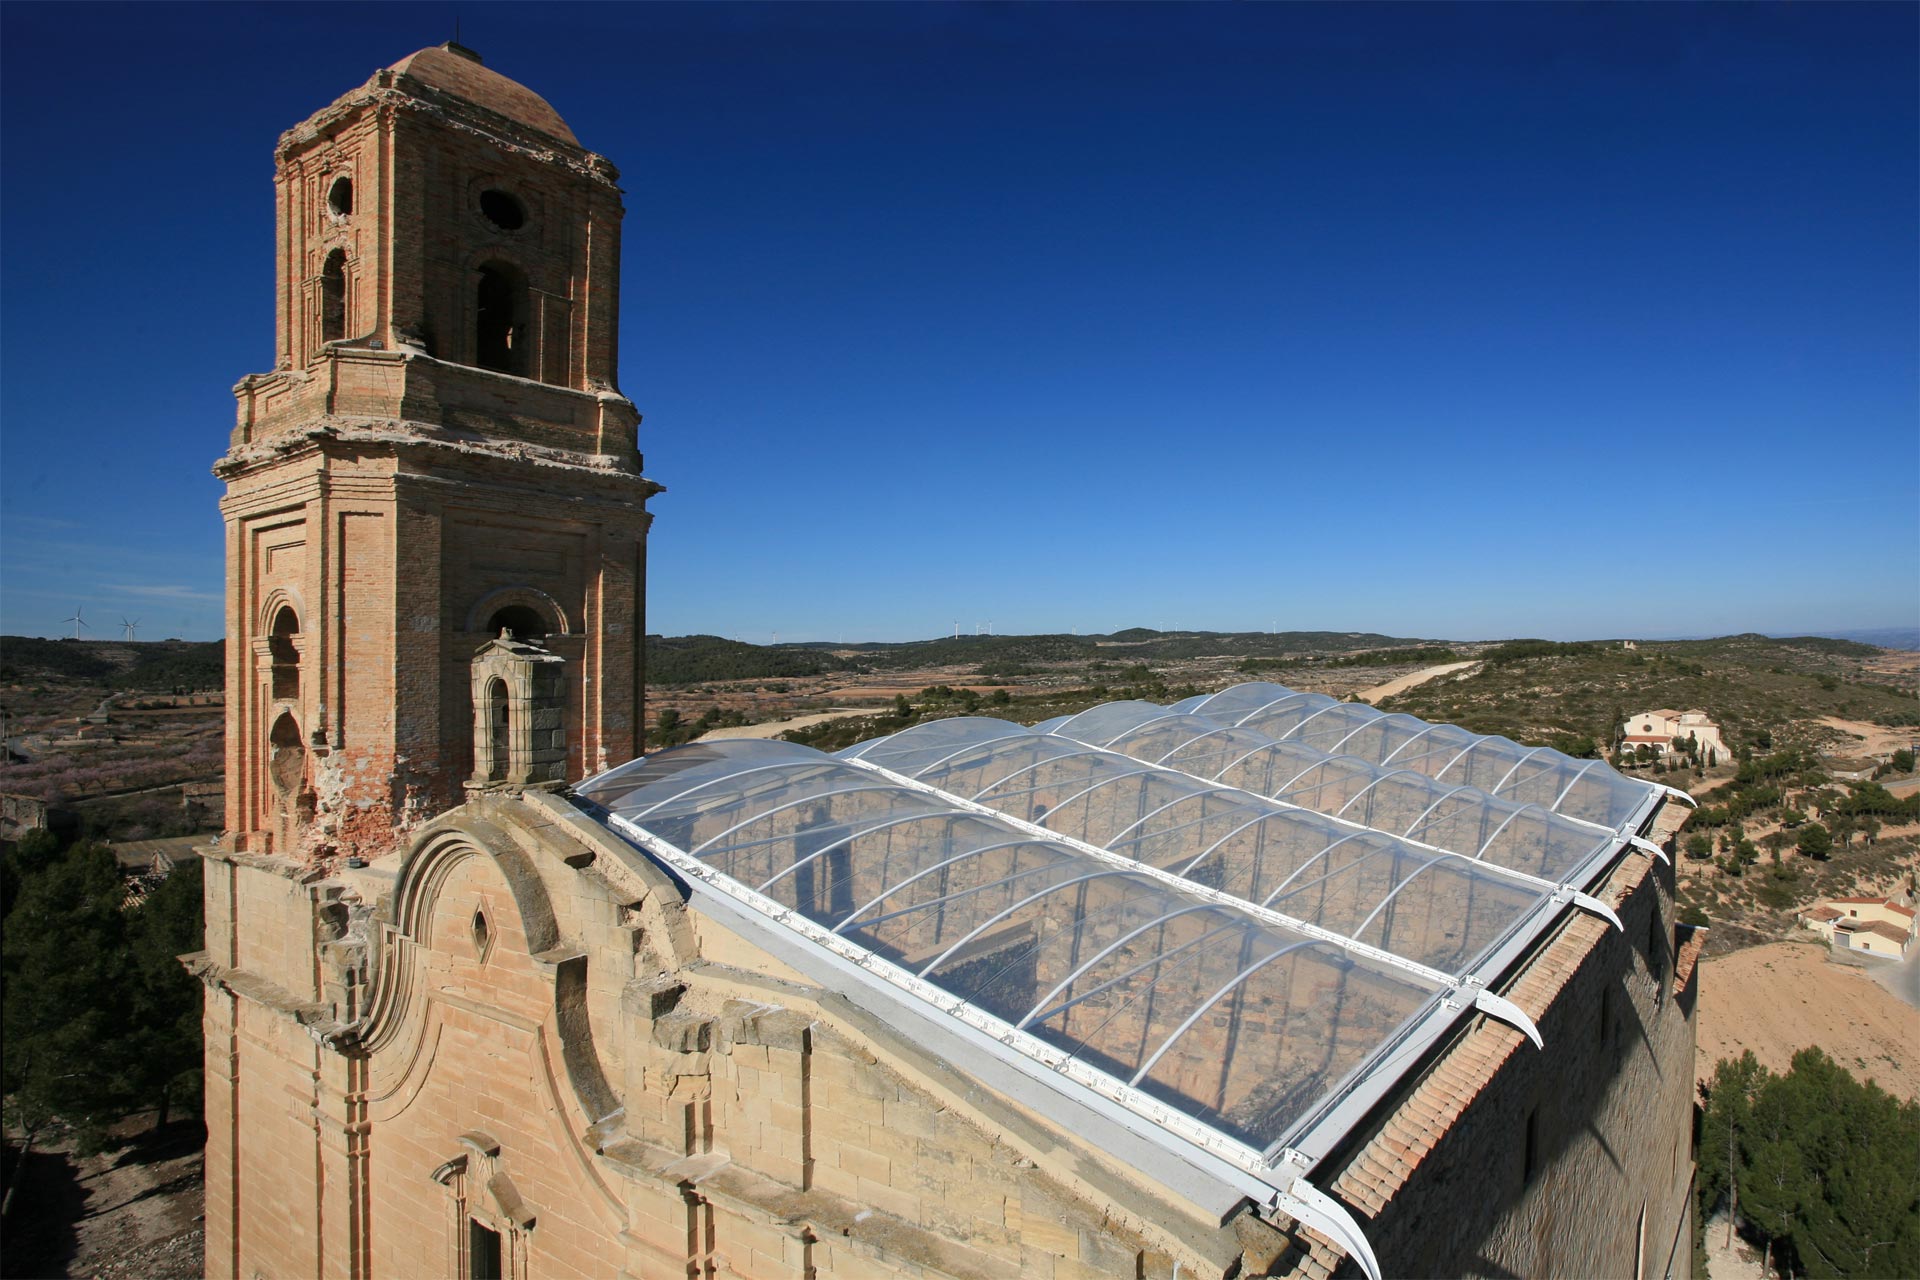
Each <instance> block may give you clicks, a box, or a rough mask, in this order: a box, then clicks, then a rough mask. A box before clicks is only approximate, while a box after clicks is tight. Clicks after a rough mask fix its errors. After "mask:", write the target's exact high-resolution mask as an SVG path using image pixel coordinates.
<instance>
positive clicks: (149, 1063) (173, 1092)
mask: <svg viewBox="0 0 1920 1280" xmlns="http://www.w3.org/2000/svg"><path fill="white" fill-rule="evenodd" d="M200 868H201V863H200V859H198V858H189V859H187V860H186V861H185V862H183V863H181V864H180V865H179V866H177V867H175V868H174V870H173V872H172V873H171V874H170V875H168V876H167V878H166V879H165V880H162V881H161V882H160V883H159V884H158V885H157V886H155V888H154V890H153V892H151V893H149V894H148V895H147V896H146V898H145V900H144V901H142V902H141V903H140V905H139V906H138V907H136V908H134V910H133V911H132V912H131V913H130V914H129V916H128V919H127V941H128V949H129V952H130V954H131V958H132V962H133V972H132V974H131V989H130V992H129V995H130V1001H131V1004H132V1017H131V1020H130V1022H129V1024H128V1027H127V1035H128V1038H129V1041H130V1043H129V1044H128V1046H127V1051H126V1056H127V1058H128V1059H129V1061H130V1062H131V1063H132V1064H133V1068H134V1076H133V1080H132V1085H133V1087H134V1088H135V1089H137V1090H138V1091H139V1093H140V1094H141V1095H142V1096H143V1099H144V1101H145V1102H146V1103H148V1104H150V1105H152V1106H153V1107H154V1108H155V1116H154V1122H153V1127H154V1128H156V1129H159V1128H163V1127H165V1125H166V1123H167V1116H168V1114H169V1112H170V1111H171V1109H172V1108H173V1107H174V1106H176V1105H177V1106H179V1107H181V1108H182V1109H183V1110H186V1111H188V1112H190V1113H191V1112H196V1111H198V1110H199V1100H200V1080H201V1064H202V1062H203V1058H202V1056H201V1046H200V984H199V983H198V982H197V981H196V980H195V979H194V978H193V976H192V975H191V974H189V973H188V972H187V971H186V970H185V969H183V968H181V967H180V959H179V958H180V956H182V955H184V954H185V953H187V952H189V951H198V950H199V949H200V947H201V944H202V939H203V938H204V936H205V933H206V929H205V925H204V922H203V918H202V910H201V908H202V893H201V873H200Z"/></svg>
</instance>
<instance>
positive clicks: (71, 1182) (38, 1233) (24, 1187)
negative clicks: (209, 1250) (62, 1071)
mask: <svg viewBox="0 0 1920 1280" xmlns="http://www.w3.org/2000/svg"><path fill="white" fill-rule="evenodd" d="M134 1127H135V1128H143V1127H144V1122H136V1125H135V1126H134ZM204 1140H205V1130H204V1129H203V1128H202V1126H201V1124H200V1122H199V1120H198V1119H197V1118H195V1119H189V1120H183V1121H176V1122H174V1123H173V1124H170V1125H168V1126H167V1128H166V1129H165V1130H163V1131H162V1132H160V1133H159V1134H151V1133H146V1132H142V1133H139V1134H138V1136H137V1137H135V1138H134V1140H133V1141H132V1142H131V1143H130V1144H129V1145H128V1146H126V1147H123V1148H121V1149H120V1150H118V1151H107V1152H102V1153H100V1154H98V1155H93V1156H81V1155H76V1154H74V1153H73V1152H72V1151H71V1150H68V1149H65V1148H62V1147H58V1146H56V1147H55V1148H53V1149H52V1150H48V1151H35V1152H34V1153H33V1154H32V1155H31V1156H29V1157H28V1161H27V1164H26V1166H25V1168H24V1169H20V1170H17V1171H16V1170H14V1169H13V1168H12V1167H11V1166H12V1160H11V1158H10V1159H9V1166H10V1169H9V1172H10V1174H13V1175H14V1176H21V1177H23V1179H24V1180H23V1181H22V1182H21V1184H20V1192H19V1196H18V1198H17V1199H16V1200H15V1202H14V1204H13V1207H12V1210H11V1212H9V1214H8V1215H7V1231H6V1248H5V1251H4V1254H0V1258H3V1259H4V1261H0V1274H4V1275H6V1276H9V1277H13V1276H19V1277H34V1278H36V1280H38V1278H40V1277H52V1276H61V1277H80V1276H86V1277H97V1278H98V1280H192V1277H196V1276H200V1275H203V1274H205V1265H204V1256H205V1243H206V1240H205V1236H206V1232H205V1226H206V1223H205V1204H206V1178H205V1161H204V1158H203V1150H204V1148H203V1143H204ZM8 1154H9V1157H11V1156H12V1155H13V1154H14V1153H13V1152H12V1151H11V1150H9V1152H8Z"/></svg>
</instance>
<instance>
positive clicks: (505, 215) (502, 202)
mask: <svg viewBox="0 0 1920 1280" xmlns="http://www.w3.org/2000/svg"><path fill="white" fill-rule="evenodd" d="M480 212H481V213H483V214H485V215H486V218H487V221H488V222H491V223H492V224H493V225H494V226H496V227H498V228H500V229H501V230H502V231H518V230H519V229H520V228H522V227H524V226H526V225H527V209H526V206H525V205H523V204H521V203H520V201H519V200H517V199H515V198H514V197H513V196H510V195H508V194H507V193H506V192H504V191H501V190H499V189H498V188H490V189H488V190H486V191H482V192H481V193H480Z"/></svg>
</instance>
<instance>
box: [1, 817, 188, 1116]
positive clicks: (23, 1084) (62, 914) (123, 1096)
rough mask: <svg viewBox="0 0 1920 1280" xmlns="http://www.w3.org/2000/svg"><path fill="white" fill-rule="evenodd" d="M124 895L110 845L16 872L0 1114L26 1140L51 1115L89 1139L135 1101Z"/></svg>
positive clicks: (5, 955)
mask: <svg viewBox="0 0 1920 1280" xmlns="http://www.w3.org/2000/svg"><path fill="white" fill-rule="evenodd" d="M125 897H126V887H125V885H124V884H123V883H122V881H121V879H120V871H119V868H118V867H117V866H116V865H115V864H114V860H113V854H112V853H110V852H109V851H108V850H107V848H106V846H105V845H101V844H94V843H85V844H79V845H75V846H74V847H73V848H72V849H70V850H68V851H67V853H66V854H65V855H64V856H62V857H61V858H59V859H58V860H57V861H55V862H53V863H52V864H51V865H49V866H48V867H46V868H45V869H44V870H42V871H40V872H38V873H37V874H33V875H30V876H27V877H26V878H25V879H24V880H23V882H22V884H21V886H20V893H19V898H18V900H17V901H16V902H15V903H14V908H13V912H12V914H10V915H9V916H8V917H7V927H6V937H5V939H4V941H3V942H0V971H3V972H4V977H5V981H6V993H5V997H4V1001H3V1003H4V1015H3V1016H4V1027H3V1028H0V1029H3V1030H4V1034H5V1038H6V1044H5V1049H4V1060H5V1090H6V1100H7V1106H8V1110H9V1112H10V1114H9V1117H8V1118H9V1119H10V1120H11V1121H13V1122H14V1123H15V1124H16V1125H17V1126H18V1127H19V1129H20V1130H21V1131H22V1132H23V1133H25V1135H26V1137H27V1141H28V1142H29V1143H31V1142H32V1140H33V1137H34V1135H36V1134H37V1133H38V1132H39V1131H40V1130H42V1129H44V1128H45V1127H46V1126H47V1125H48V1124H49V1123H51V1122H53V1121H56V1120H58V1121H61V1122H64V1123H65V1124H67V1125H69V1126H71V1127H72V1128H73V1129H74V1131H75V1132H76V1134H77V1135H78V1136H79V1139H80V1143H81V1146H82V1147H83V1148H84V1149H89V1150H91V1149H94V1148H97V1147H98V1146H99V1145H100V1143H101V1142H102V1141H104V1138H105V1133H106V1128H107V1126H108V1125H109V1124H111V1123H112V1122H113V1121H115V1120H118V1119H119V1118H120V1117H121V1116H123V1115H125V1114H127V1112H129V1111H131V1110H132V1109H133V1108H134V1107H135V1106H136V1105H137V1103H138V1100H139V1093H140V1089H141V1084H142V1081H141V1080H140V1079H139V1078H138V1064H137V1063H136V1062H135V1061H133V1060H132V1053H131V1052H130V1046H129V1044H128V1042H127V1037H126V1034H125V1033H126V1030H127V1028H128V1026H129V1023H130V1019H131V1017H132V1014H133V1010H134V1003H133V998H132V997H133V989H134V986H135V981H134V965H133V957H132V953H131V951H130V950H129V949H128V946H127V921H126V917H125V915H124V914H123V913H122V911H121V903H122V901H123V900H124V899H125ZM182 976H183V977H184V976H185V975H184V974H183V975H182Z"/></svg>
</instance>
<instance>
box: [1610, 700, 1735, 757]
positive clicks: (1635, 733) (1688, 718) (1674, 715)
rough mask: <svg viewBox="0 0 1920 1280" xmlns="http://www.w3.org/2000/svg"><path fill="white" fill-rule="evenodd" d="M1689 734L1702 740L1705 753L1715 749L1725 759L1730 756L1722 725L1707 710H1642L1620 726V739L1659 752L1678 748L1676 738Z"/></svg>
mask: <svg viewBox="0 0 1920 1280" xmlns="http://www.w3.org/2000/svg"><path fill="white" fill-rule="evenodd" d="M1688 736H1691V737H1692V738H1693V740H1694V741H1695V742H1697V743H1699V744H1700V754H1701V755H1702V756H1703V757H1704V756H1705V755H1706V753H1707V752H1708V751H1713V752H1715V753H1716V754H1717V755H1718V756H1719V757H1720V758H1721V759H1722V760H1724V759H1726V758H1727V755H1728V751H1727V744H1726V741H1725V739H1723V738H1721V736H1720V726H1719V725H1717V724H1715V723H1714V722H1713V721H1712V720H1710V719H1708V718H1707V713H1706V712H1704V711H1667V710H1660V711H1642V712H1640V713H1639V714H1638V715H1632V716H1628V717H1627V720H1626V723H1625V724H1623V725H1621V726H1620V741H1621V743H1622V745H1624V746H1625V747H1626V749H1627V750H1629V751H1632V750H1633V749H1634V748H1636V747H1640V746H1647V747H1651V748H1652V749H1653V753H1654V754H1655V755H1662V756H1663V755H1666V754H1667V753H1668V752H1669V751H1672V750H1673V749H1674V745H1673V742H1674V739H1675V738H1680V739H1683V740H1684V739H1685V738H1687V737H1688Z"/></svg>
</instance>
